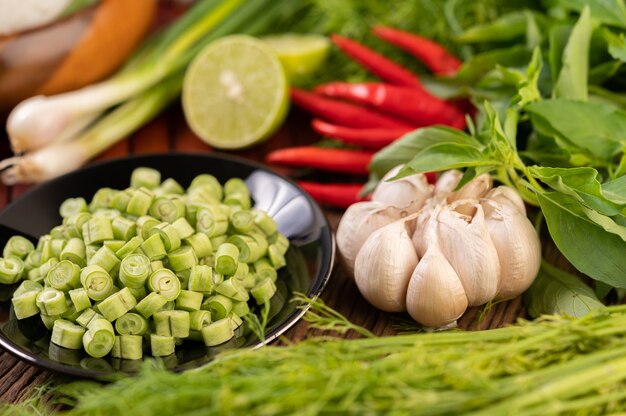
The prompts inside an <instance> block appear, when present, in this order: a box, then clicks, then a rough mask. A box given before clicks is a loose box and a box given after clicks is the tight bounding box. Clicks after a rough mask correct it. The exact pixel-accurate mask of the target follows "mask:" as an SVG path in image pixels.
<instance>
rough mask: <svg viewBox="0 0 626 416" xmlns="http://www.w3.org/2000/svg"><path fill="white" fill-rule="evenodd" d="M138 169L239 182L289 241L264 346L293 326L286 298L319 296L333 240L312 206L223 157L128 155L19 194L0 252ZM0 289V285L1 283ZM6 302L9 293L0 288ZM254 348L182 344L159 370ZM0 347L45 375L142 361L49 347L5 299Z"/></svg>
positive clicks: (284, 184)
mask: <svg viewBox="0 0 626 416" xmlns="http://www.w3.org/2000/svg"><path fill="white" fill-rule="evenodd" d="M138 166H149V167H152V168H155V169H158V170H159V171H161V174H162V176H163V178H166V177H172V178H174V179H176V180H177V181H178V182H179V183H180V184H181V185H183V186H185V187H186V186H187V185H189V183H190V181H191V179H193V178H194V177H195V176H196V175H199V174H201V173H210V174H212V175H214V176H215V177H217V179H218V180H219V181H220V182H222V183H224V182H225V181H226V180H228V179H229V178H231V177H240V178H243V179H245V181H246V183H247V185H248V187H249V188H250V191H251V194H252V198H253V200H254V203H255V207H257V208H259V209H263V210H265V211H267V212H268V213H269V214H270V215H271V216H272V217H273V218H274V220H275V221H276V223H277V225H278V229H279V230H280V232H282V233H283V234H285V235H286V236H287V237H289V239H290V241H291V248H290V249H289V251H288V252H287V254H286V257H287V266H286V267H284V268H283V269H281V271H280V273H279V279H278V281H277V287H278V292H277V294H276V295H275V296H274V297H273V298H272V302H271V309H270V317H271V318H270V319H269V321H268V325H267V330H266V341H267V342H269V341H272V340H274V339H275V338H277V337H278V336H279V335H281V334H282V333H284V332H285V331H286V330H287V329H288V328H289V327H291V326H292V325H294V324H295V323H296V321H298V319H300V317H301V316H302V315H303V313H304V311H303V310H301V309H297V308H296V305H295V304H294V303H293V302H289V299H290V298H291V296H292V294H293V292H302V293H306V294H308V295H309V296H317V295H319V294H320V293H321V292H322V290H323V288H324V286H325V285H326V282H327V281H328V278H329V276H330V273H331V268H332V264H333V259H334V244H333V237H332V233H331V230H330V227H329V225H328V223H327V222H326V219H325V218H324V215H323V214H322V212H321V210H320V209H319V207H318V206H317V205H316V204H315V202H313V200H312V199H311V198H310V197H309V196H308V195H306V194H305V193H304V192H303V191H302V190H301V189H300V188H299V187H298V186H297V185H295V184H294V183H293V182H292V181H291V180H289V179H286V178H284V177H282V176H280V175H278V174H276V173H274V172H271V171H269V170H267V169H266V168H264V167H263V166H261V165H259V164H255V163H253V162H250V161H247V160H244V159H240V158H235V157H232V156H227V155H218V154H211V155H195V154H181V153H174V154H166V155H146V156H131V157H126V158H123V159H117V160H112V161H106V162H102V163H98V164H94V165H91V166H88V167H86V168H84V169H81V170H78V171H75V172H72V173H70V174H67V175H65V176H62V177H60V178H57V179H55V180H52V181H49V182H47V183H45V184H43V185H40V186H37V187H35V188H34V189H32V190H31V191H29V192H27V193H25V194H24V195H23V196H21V197H20V198H18V199H17V200H16V201H14V202H13V203H12V204H10V205H9V206H7V207H6V208H5V209H4V210H3V211H2V212H0V248H1V247H4V244H5V242H6V241H7V239H8V238H9V237H10V236H11V235H12V234H14V233H15V232H17V233H21V234H23V235H30V236H34V237H39V236H40V235H42V234H45V233H47V232H49V230H50V229H51V228H52V227H54V226H55V225H58V224H60V222H61V217H60V216H59V214H58V207H59V205H60V204H61V202H63V200H65V199H66V198H70V197H78V196H82V197H84V198H85V199H87V201H89V200H90V199H91V197H92V196H93V194H94V193H95V191H96V190H98V189H99V188H103V187H111V188H114V189H124V188H126V187H128V184H129V181H130V174H131V172H132V170H133V169H134V168H136V167H138ZM0 286H2V285H0ZM2 289H4V292H5V293H4V294H3V295H4V298H3V299H8V298H10V292H11V290H12V289H14V287H11V288H9V287H6V286H5V287H4V288H2ZM259 345H261V343H260V341H259V339H258V338H257V337H256V336H254V334H253V333H252V332H249V331H248V332H247V333H246V332H244V333H243V334H242V335H241V336H240V337H238V338H236V339H234V340H232V341H231V342H229V343H227V344H225V345H221V346H218V347H213V348H207V347H205V346H204V345H203V344H202V343H197V342H192V341H187V342H185V343H183V344H182V345H180V346H178V347H177V348H176V353H175V354H173V355H172V356H170V357H165V359H164V361H165V365H166V366H167V367H168V368H171V369H172V370H175V371H180V370H185V369H188V368H194V367H197V366H200V365H202V364H204V363H206V362H208V361H210V360H211V357H212V356H214V355H215V354H216V353H217V352H219V351H221V350H223V349H225V348H237V347H255V346H259ZM0 346H2V348H4V349H6V350H7V351H9V352H11V353H12V354H14V355H16V356H17V357H19V358H21V359H23V360H25V361H28V362H29V363H32V364H35V365H38V366H40V367H44V368H47V369H50V370H54V371H58V372H61V373H66V374H70V375H74V376H80V377H101V376H106V375H111V374H113V373H116V372H134V371H136V370H137V369H138V367H139V365H140V364H141V362H135V361H130V360H122V359H115V358H110V357H107V358H101V359H96V358H91V357H89V356H87V355H86V354H85V353H84V352H83V351H82V350H80V351H74V350H67V349H65V348H61V347H58V346H56V345H55V344H53V343H51V342H50V334H49V332H48V331H47V330H46V328H45V327H44V326H43V325H42V323H41V320H40V319H39V317H38V316H35V317H32V318H29V319H25V320H22V321H19V320H17V319H15V318H14V316H13V315H12V312H11V304H10V302H9V301H6V300H3V301H2V302H0Z"/></svg>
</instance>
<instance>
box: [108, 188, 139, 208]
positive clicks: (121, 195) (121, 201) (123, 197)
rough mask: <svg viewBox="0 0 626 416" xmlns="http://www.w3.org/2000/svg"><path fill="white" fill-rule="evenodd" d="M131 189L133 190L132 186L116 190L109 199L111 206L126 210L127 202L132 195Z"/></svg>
mask: <svg viewBox="0 0 626 416" xmlns="http://www.w3.org/2000/svg"><path fill="white" fill-rule="evenodd" d="M133 191H134V190H133V189H132V188H128V189H125V190H123V191H118V192H117V193H116V194H115V195H114V196H113V198H112V199H111V208H113V209H116V210H118V211H120V212H126V208H127V207H128V203H129V202H130V199H131V198H132V196H133Z"/></svg>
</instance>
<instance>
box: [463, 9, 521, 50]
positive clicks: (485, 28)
mask: <svg viewBox="0 0 626 416" xmlns="http://www.w3.org/2000/svg"><path fill="white" fill-rule="evenodd" d="M527 19H528V18H527V16H526V13H524V12H523V11H519V12H512V13H507V14H504V15H502V16H500V17H498V18H497V19H496V20H493V21H491V22H489V23H485V24H482V25H475V26H472V27H469V28H468V29H466V30H465V31H464V32H463V33H460V34H458V35H456V36H454V40H456V41H457V42H461V43H478V42H506V41H510V40H514V39H517V38H520V37H522V36H524V35H525V34H526V25H527V22H528V20H527Z"/></svg>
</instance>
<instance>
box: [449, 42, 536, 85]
mask: <svg viewBox="0 0 626 416" xmlns="http://www.w3.org/2000/svg"><path fill="white" fill-rule="evenodd" d="M529 59H530V51H529V50H528V49H527V48H526V47H525V46H523V45H516V46H512V47H510V48H502V49H494V50H491V51H488V52H484V53H481V54H478V55H474V56H472V57H471V58H469V60H467V61H466V62H465V64H463V66H462V67H461V69H459V71H458V72H457V74H456V76H455V77H454V78H453V79H452V80H453V81H455V82H459V83H467V84H474V83H476V82H477V81H479V80H480V79H481V78H482V77H483V76H484V75H485V74H486V73H488V72H489V71H491V70H492V69H494V68H495V67H496V65H502V66H509V67H516V66H517V67H521V66H524V65H526V63H528V60H529Z"/></svg>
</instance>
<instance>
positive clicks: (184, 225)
mask: <svg viewBox="0 0 626 416" xmlns="http://www.w3.org/2000/svg"><path fill="white" fill-rule="evenodd" d="M172 227H174V229H175V230H176V233H177V234H178V237H180V239H181V240H183V239H185V238H188V237H191V235H193V233H194V232H195V230H194V228H193V227H192V226H191V224H189V222H188V221H187V219H186V218H185V217H181V218H178V219H177V220H175V221H174V222H173V223H172Z"/></svg>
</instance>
